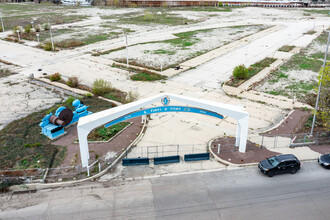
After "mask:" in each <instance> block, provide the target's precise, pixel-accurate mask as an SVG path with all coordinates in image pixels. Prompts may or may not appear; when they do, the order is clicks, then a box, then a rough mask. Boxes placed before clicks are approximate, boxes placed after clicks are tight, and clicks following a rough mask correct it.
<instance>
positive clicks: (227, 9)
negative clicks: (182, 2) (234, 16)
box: [179, 6, 232, 12]
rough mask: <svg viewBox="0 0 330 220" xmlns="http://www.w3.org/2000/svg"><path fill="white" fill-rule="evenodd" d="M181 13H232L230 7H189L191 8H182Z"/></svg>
mask: <svg viewBox="0 0 330 220" xmlns="http://www.w3.org/2000/svg"><path fill="white" fill-rule="evenodd" d="M179 10H180V11H207V12H231V11H232V9H231V8H230V7H210V6H205V7H189V8H180V9H179Z"/></svg>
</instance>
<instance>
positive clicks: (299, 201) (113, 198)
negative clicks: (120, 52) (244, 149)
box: [0, 161, 330, 220]
mask: <svg viewBox="0 0 330 220" xmlns="http://www.w3.org/2000/svg"><path fill="white" fill-rule="evenodd" d="M329 180H330V170H326V169H324V168H322V167H320V166H319V165H318V164H317V162H316V161H309V162H303V163H302V169H301V170H300V171H299V172H298V173H296V174H294V175H292V174H282V175H278V176H274V177H272V178H269V177H267V176H265V175H263V174H262V173H261V172H260V171H259V170H258V168H257V167H255V166H254V167H245V168H239V169H224V170H220V171H213V172H203V173H195V174H186V175H175V176H163V177H158V178H150V179H144V180H134V181H128V180H124V179H117V180H112V181H110V182H109V181H108V182H103V183H97V182H95V183H85V184H84V185H80V186H76V187H67V188H58V189H53V190H41V191H37V192H36V193H33V194H21V195H9V194H2V195H1V196H0V204H1V213H0V219H189V220H192V219H235V220H236V219H274V218H276V219H299V220H304V219H313V220H316V219H329V216H330V209H329V207H330V181H329Z"/></svg>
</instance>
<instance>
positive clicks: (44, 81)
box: [34, 78, 123, 106]
mask: <svg viewBox="0 0 330 220" xmlns="http://www.w3.org/2000/svg"><path fill="white" fill-rule="evenodd" d="M34 80H37V81H40V82H43V83H47V84H49V85H52V86H55V87H58V88H61V89H64V90H67V91H69V92H73V93H76V94H79V95H86V94H88V93H90V94H92V93H91V92H87V91H85V90H82V89H76V88H71V87H70V86H67V85H65V84H63V83H59V82H52V81H50V80H49V79H47V78H35V79H34ZM97 97H98V98H99V99H102V100H105V101H108V102H110V103H112V104H115V105H117V106H119V105H123V104H122V103H120V102H117V101H114V100H111V99H107V98H104V97H102V96H97Z"/></svg>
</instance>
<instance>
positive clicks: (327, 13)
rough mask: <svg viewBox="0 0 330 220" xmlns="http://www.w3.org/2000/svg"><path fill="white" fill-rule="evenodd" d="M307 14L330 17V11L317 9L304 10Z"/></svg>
mask: <svg viewBox="0 0 330 220" xmlns="http://www.w3.org/2000/svg"><path fill="white" fill-rule="evenodd" d="M304 11H305V12H308V13H313V14H322V15H326V16H330V14H329V13H330V10H316V9H311V10H304Z"/></svg>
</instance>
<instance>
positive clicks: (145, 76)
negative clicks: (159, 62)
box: [130, 72, 167, 81]
mask: <svg viewBox="0 0 330 220" xmlns="http://www.w3.org/2000/svg"><path fill="white" fill-rule="evenodd" d="M130 78H131V80H134V81H156V80H163V79H166V78H167V77H166V76H162V75H159V74H156V73H144V72H141V73H137V74H134V75H132V76H131V77H130Z"/></svg>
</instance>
